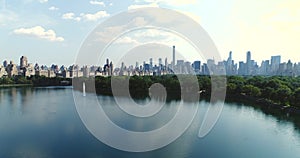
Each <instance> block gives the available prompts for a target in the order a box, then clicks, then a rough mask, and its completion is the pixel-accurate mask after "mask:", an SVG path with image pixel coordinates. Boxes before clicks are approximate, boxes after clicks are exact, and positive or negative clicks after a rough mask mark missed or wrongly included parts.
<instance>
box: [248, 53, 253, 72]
mask: <svg viewBox="0 0 300 158" xmlns="http://www.w3.org/2000/svg"><path fill="white" fill-rule="evenodd" d="M252 67H253V62H252V60H251V52H250V51H248V52H247V62H246V75H251V74H252Z"/></svg>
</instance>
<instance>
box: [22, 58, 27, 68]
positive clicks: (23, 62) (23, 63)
mask: <svg viewBox="0 0 300 158" xmlns="http://www.w3.org/2000/svg"><path fill="white" fill-rule="evenodd" d="M27 64H28V60H27V57H25V56H21V58H20V68H25V67H26V66H27Z"/></svg>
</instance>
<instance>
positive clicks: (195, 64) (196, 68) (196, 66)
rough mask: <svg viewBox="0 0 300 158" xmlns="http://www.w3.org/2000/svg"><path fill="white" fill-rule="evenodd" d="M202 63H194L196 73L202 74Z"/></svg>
mask: <svg viewBox="0 0 300 158" xmlns="http://www.w3.org/2000/svg"><path fill="white" fill-rule="evenodd" d="M200 66H201V61H194V63H193V68H194V71H195V72H196V73H199V72H200Z"/></svg>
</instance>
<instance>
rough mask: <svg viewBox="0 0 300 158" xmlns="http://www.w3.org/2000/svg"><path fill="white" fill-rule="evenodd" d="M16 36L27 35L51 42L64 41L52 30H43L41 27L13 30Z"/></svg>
mask: <svg viewBox="0 0 300 158" xmlns="http://www.w3.org/2000/svg"><path fill="white" fill-rule="evenodd" d="M14 34H16V35H28V36H33V37H37V38H40V39H45V40H48V41H53V42H55V41H56V42H62V41H64V38H63V37H57V36H56V33H55V31H54V30H45V29H44V28H43V27H42V26H35V27H32V28H20V29H16V30H14Z"/></svg>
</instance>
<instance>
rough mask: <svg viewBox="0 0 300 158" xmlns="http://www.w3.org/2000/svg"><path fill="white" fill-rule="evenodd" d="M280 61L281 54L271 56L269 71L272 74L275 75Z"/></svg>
mask: <svg viewBox="0 0 300 158" xmlns="http://www.w3.org/2000/svg"><path fill="white" fill-rule="evenodd" d="M280 62H281V56H280V55H277V56H271V71H272V74H273V75H276V73H277V70H278V69H279V65H280Z"/></svg>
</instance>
